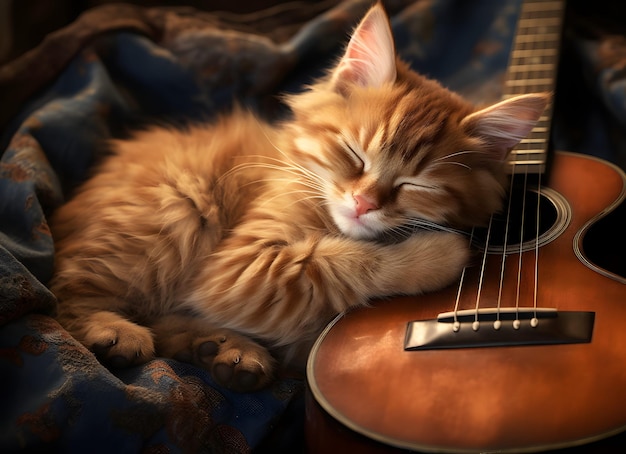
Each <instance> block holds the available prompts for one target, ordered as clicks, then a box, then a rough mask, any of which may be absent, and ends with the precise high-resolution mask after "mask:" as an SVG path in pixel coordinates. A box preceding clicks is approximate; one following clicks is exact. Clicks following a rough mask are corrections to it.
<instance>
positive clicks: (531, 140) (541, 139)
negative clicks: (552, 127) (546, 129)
mask: <svg viewBox="0 0 626 454" xmlns="http://www.w3.org/2000/svg"><path fill="white" fill-rule="evenodd" d="M546 142H547V140H546V138H545V137H537V138H532V137H527V138H525V139H522V140H521V141H520V144H531V143H546Z"/></svg>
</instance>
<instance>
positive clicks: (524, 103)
mask: <svg viewBox="0 0 626 454" xmlns="http://www.w3.org/2000/svg"><path fill="white" fill-rule="evenodd" d="M549 99H550V95H548V94H546V93H539V94H534V93H533V94H527V95H520V96H517V97H515V98H510V99H507V100H505V101H502V102H499V103H497V104H495V105H493V106H490V107H487V108H485V109H482V110H479V111H478V112H474V113H473V114H470V115H468V116H467V117H465V118H464V119H463V121H462V122H461V125H463V126H465V127H466V129H467V130H468V132H469V133H470V134H471V135H473V136H475V137H478V138H480V139H482V140H483V141H484V142H486V144H487V145H489V146H490V147H491V148H493V149H494V150H495V151H496V152H498V153H499V158H501V159H504V158H506V155H507V154H508V152H509V151H510V150H511V148H513V147H514V146H516V145H517V144H518V143H519V142H520V140H522V139H523V138H524V137H526V136H527V135H528V134H529V133H530V131H531V130H532V129H533V127H534V126H535V124H536V123H537V121H538V120H539V117H540V116H541V114H542V113H543V111H544V109H545V108H546V105H547V104H548V102H549Z"/></svg>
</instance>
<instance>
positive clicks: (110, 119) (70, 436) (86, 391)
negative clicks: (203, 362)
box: [0, 0, 626, 453]
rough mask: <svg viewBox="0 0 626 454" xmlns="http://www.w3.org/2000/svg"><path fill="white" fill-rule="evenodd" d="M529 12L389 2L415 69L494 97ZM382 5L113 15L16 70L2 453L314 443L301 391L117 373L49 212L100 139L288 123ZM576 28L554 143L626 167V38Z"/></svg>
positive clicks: (100, 14) (11, 107)
mask: <svg viewBox="0 0 626 454" xmlns="http://www.w3.org/2000/svg"><path fill="white" fill-rule="evenodd" d="M520 1H521V0H502V1H469V2H468V1H466V0H389V1H385V2H384V3H385V5H386V7H387V9H388V11H389V13H390V15H391V18H392V25H393V30H394V34H395V37H396V40H397V48H398V51H399V53H400V54H401V55H402V56H403V57H404V59H406V60H408V61H409V62H410V63H411V64H412V65H413V67H414V68H415V69H417V70H418V71H421V72H423V73H425V74H427V75H429V76H431V77H434V78H437V79H439V80H441V81H442V82H443V83H444V84H445V85H447V86H449V87H450V88H452V89H454V90H457V91H459V92H461V93H462V94H464V95H466V96H468V97H469V98H471V99H473V100H475V101H484V102H490V101H495V100H497V99H498V98H499V96H500V94H501V91H502V80H503V75H504V72H505V69H506V66H507V61H508V56H509V49H510V45H511V42H512V38H513V33H514V30H515V23H516V20H517V14H518V11H519V4H520ZM370 3H371V2H370V0H367V1H347V0H346V1H334V2H331V1H326V2H318V3H306V4H303V3H291V4H287V5H286V6H283V7H281V8H274V9H272V10H268V11H267V12H266V13H265V14H257V15H252V16H242V17H236V16H231V15H216V14H209V13H207V12H201V11H197V10H193V9H191V8H142V7H139V6H133V5H123V4H120V5H108V6H102V7H99V8H96V9H93V10H90V11H87V12H86V13H85V14H84V15H82V16H81V17H79V18H78V19H77V20H76V21H75V22H74V23H72V24H70V25H69V26H67V27H66V28H64V29H61V30H59V31H57V32H55V33H53V34H51V35H49V36H48V37H47V38H46V40H44V41H43V42H42V43H41V44H40V45H39V46H38V47H37V48H35V49H33V50H32V51H31V52H29V53H27V54H24V55H23V56H21V57H20V58H19V59H17V60H15V61H13V62H10V63H8V64H6V65H5V66H3V67H1V68H0V128H1V129H0V133H1V135H0V155H1V159H0V377H1V378H2V386H0V451H2V452H16V451H35V450H37V449H45V450H46V451H47V452H55V451H62V452H77V453H82V452H91V453H94V452H107V453H108V452H160V453H161V452H224V453H245V452H253V451H254V452H273V453H274V452H294V449H299V446H301V445H300V443H301V437H302V430H301V422H302V420H303V417H304V415H303V411H302V404H301V399H302V391H303V389H304V382H303V380H301V379H297V378H284V379H281V380H280V381H278V382H277V383H276V384H275V385H274V386H272V387H270V388H269V389H266V390H263V391H260V392H256V393H251V394H236V393H233V392H230V391H228V390H226V389H223V388H220V387H219V386H217V385H216V384H215V383H214V382H213V381H212V380H211V378H210V376H209V375H208V374H207V373H205V372H204V371H202V370H199V369H197V368H194V367H193V366H190V365H187V364H183V363H179V362H176V361H174V360H166V359H155V360H153V361H151V362H149V363H147V364H145V365H142V366H137V367H133V368H131V369H127V370H124V371H119V372H115V373H112V372H111V371H109V370H107V369H106V368H105V367H103V366H102V365H101V364H100V363H98V361H97V360H96V359H95V357H94V356H93V355H92V354H91V353H90V352H89V351H88V350H86V349H85V348H84V347H83V346H82V345H80V344H79V343H78V342H77V341H76V340H74V339H73V338H72V337H71V336H70V335H69V334H68V333H67V332H66V331H65V330H63V328H61V326H59V324H58V323H57V322H56V321H55V320H54V318H53V317H52V315H53V313H54V309H55V304H56V301H55V298H54V296H53V295H52V294H51V293H50V292H49V291H48V289H47V288H46V283H47V281H48V279H49V278H50V276H51V273H52V267H53V254H54V239H53V238H52V237H51V235H50V231H49V229H48V225H47V222H46V218H47V216H48V215H49V214H50V213H51V212H52V211H53V210H54V209H55V208H56V207H58V206H59V205H60V204H62V203H63V202H64V200H66V198H67V197H68V196H69V194H70V192H71V190H72V188H73V187H75V185H76V184H77V183H79V182H80V181H81V180H83V179H84V178H85V177H86V176H87V175H88V172H89V168H90V165H91V164H92V163H93V161H94V159H96V157H97V154H98V149H99V144H101V143H102V141H103V140H105V139H107V138H109V137H112V136H117V135H123V134H124V133H125V132H127V131H128V130H129V129H131V128H132V127H133V126H134V125H138V124H141V123H142V122H145V121H168V122H186V121H190V120H192V121H195V120H198V119H210V118H211V116H212V115H214V114H215V113H216V112H218V111H220V110H222V109H224V108H227V107H228V106H229V104H230V103H231V102H232V101H233V100H234V99H236V100H238V101H239V102H240V103H243V104H245V105H248V106H250V107H251V108H253V109H256V110H257V111H258V112H259V113H260V114H262V115H265V116H267V117H268V118H276V117H278V116H280V115H283V114H284V107H283V106H282V105H281V104H280V101H279V98H278V97H276V94H278V93H279V92H282V91H295V90H300V89H301V87H302V86H303V85H304V84H306V83H307V82H309V81H310V80H311V79H312V78H313V77H316V76H319V75H320V74H321V73H322V70H323V68H325V67H326V66H327V65H328V64H329V63H330V62H332V61H333V59H334V58H335V57H336V56H337V54H338V52H340V50H341V46H342V43H344V42H345V38H346V36H347V34H348V33H349V31H350V30H351V27H352V26H353V25H354V24H355V23H356V22H357V20H358V19H359V18H360V16H361V15H362V14H363V12H364V11H365V10H366V9H367V7H368V6H369V4H370ZM305 5H306V6H305ZM579 16H580V15H579ZM573 17H574V18H573V19H572V23H574V24H575V26H572V29H571V30H569V33H566V35H565V36H566V42H565V43H564V51H565V52H566V56H567V58H565V59H564V64H563V66H564V67H565V69H566V71H567V77H566V80H564V81H560V83H562V86H563V90H562V91H559V92H558V97H557V105H556V107H557V110H556V119H555V135H554V141H555V143H556V146H557V147H559V148H566V149H569V150H572V151H578V152H582V153H589V154H595V155H597V156H601V157H604V158H606V159H609V160H611V161H613V162H616V163H618V164H620V165H622V166H624V163H625V162H626V153H625V147H626V140H624V139H625V137H624V133H623V131H624V128H625V127H626V100H625V99H624V98H625V95H624V94H625V93H626V90H625V88H624V86H625V84H626V75H625V72H624V68H625V67H626V39H625V38H624V37H623V35H621V34H619V33H604V32H602V29H597V27H595V25H594V24H587V23H586V22H585V20H586V19H588V18H587V17H585V18H583V19H585V20H578V19H580V18H579V17H578V16H576V14H574V16H573ZM581 30H584V32H581ZM565 125H570V126H565ZM296 447H298V448H296ZM296 452H297V451H296Z"/></svg>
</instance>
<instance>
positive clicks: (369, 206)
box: [352, 194, 378, 217]
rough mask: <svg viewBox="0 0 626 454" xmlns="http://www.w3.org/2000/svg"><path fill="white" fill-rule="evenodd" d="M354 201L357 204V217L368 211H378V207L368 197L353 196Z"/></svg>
mask: <svg viewBox="0 0 626 454" xmlns="http://www.w3.org/2000/svg"><path fill="white" fill-rule="evenodd" d="M352 197H353V198H354V201H355V202H356V215H357V217H359V216H361V215H363V214H365V213H367V212H368V211H372V210H377V209H378V205H376V203H374V202H373V201H372V200H371V199H369V198H368V197H366V196H364V195H361V194H352Z"/></svg>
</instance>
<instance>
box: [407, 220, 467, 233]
mask: <svg viewBox="0 0 626 454" xmlns="http://www.w3.org/2000/svg"><path fill="white" fill-rule="evenodd" d="M405 225H407V226H408V227H410V228H412V229H414V228H419V229H423V230H429V231H433V232H448V233H456V234H459V235H467V234H468V233H467V232H465V231H463V230H460V229H455V228H454V227H449V226H446V225H442V224H438V223H436V222H432V221H428V220H426V219H419V218H409V219H407V222H406V224H405Z"/></svg>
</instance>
